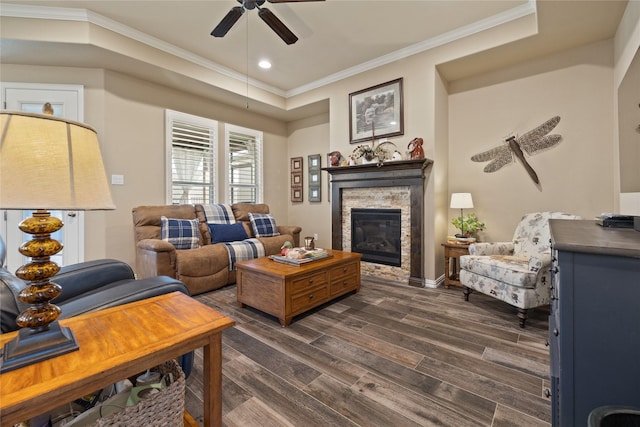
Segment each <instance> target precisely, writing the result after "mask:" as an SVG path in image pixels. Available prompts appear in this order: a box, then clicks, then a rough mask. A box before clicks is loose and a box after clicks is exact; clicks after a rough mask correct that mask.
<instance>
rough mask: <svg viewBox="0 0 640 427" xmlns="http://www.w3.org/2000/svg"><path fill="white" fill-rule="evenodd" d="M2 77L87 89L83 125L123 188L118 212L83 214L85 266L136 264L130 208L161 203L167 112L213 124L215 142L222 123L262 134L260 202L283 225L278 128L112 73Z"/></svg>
mask: <svg viewBox="0 0 640 427" xmlns="http://www.w3.org/2000/svg"><path fill="white" fill-rule="evenodd" d="M1 71H2V80H3V81H13V82H26V83H33V82H38V83H74V84H83V85H85V96H86V99H85V122H86V123H88V124H89V125H92V126H93V127H95V128H96V130H97V131H98V136H99V138H100V144H101V147H102V154H103V157H104V162H105V168H106V171H107V175H108V176H109V177H110V176H111V175H113V174H118V175H123V176H124V182H125V183H124V185H112V186H111V191H112V196H113V200H114V203H115V204H116V210H114V211H106V212H87V213H86V217H85V259H87V260H90V259H97V258H116V259H120V260H123V261H125V262H127V263H129V264H130V265H135V253H134V244H133V226H132V220H131V209H132V208H133V207H135V206H138V205H144V204H150V205H153V204H165V194H166V192H165V175H164V174H165V167H164V161H165V160H164V158H165V139H164V117H165V109H166V108H168V109H172V110H177V111H181V112H185V113H189V114H194V115H198V116H202V117H207V118H211V119H215V120H218V121H219V129H220V131H219V141H222V140H223V138H224V123H231V124H235V125H239V126H244V127H248V128H252V129H257V130H260V131H262V132H264V159H263V162H264V176H265V192H264V200H265V202H266V203H269V205H270V209H271V211H272V212H273V213H274V215H275V216H276V218H277V221H278V222H280V223H282V224H288V208H287V203H288V200H289V190H288V188H289V184H288V178H289V177H288V170H287V168H285V167H283V164H284V161H283V159H284V158H285V156H286V152H287V127H286V124H285V123H284V122H280V121H278V120H274V119H271V118H266V117H263V116H260V115H256V114H254V113H253V112H252V111H251V110H250V109H249V110H248V111H247V110H241V109H235V108H231V107H228V106H225V105H220V104H217V103H214V102H212V101H210V100H208V99H205V98H200V97H197V96H194V95H190V94H185V93H182V92H181V91H179V90H175V89H171V88H167V87H164V86H159V85H156V84H153V83H148V82H145V81H143V80H140V79H136V78H133V77H130V76H126V75H123V74H119V73H115V72H110V71H106V72H105V71H102V70H93V69H80V68H55V67H35V66H22V65H11V64H2V68H1ZM220 155H221V154H220ZM222 166H223V165H222V164H221V165H220V167H222ZM220 191H222V189H220Z"/></svg>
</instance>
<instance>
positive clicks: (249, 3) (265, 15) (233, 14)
mask: <svg viewBox="0 0 640 427" xmlns="http://www.w3.org/2000/svg"><path fill="white" fill-rule="evenodd" d="M237 1H238V3H240V4H241V6H235V7H233V8H231V10H230V11H229V12H228V13H227V15H226V16H225V17H224V18H222V21H220V23H219V24H218V25H217V26H216V27H215V28H214V29H213V31H212V32H211V35H212V36H214V37H224V36H225V34H227V32H228V31H229V30H230V29H231V27H233V24H235V23H236V22H237V21H238V19H240V17H241V16H242V14H243V13H244V11H245V9H249V10H252V9H255V8H257V9H258V16H259V17H260V18H261V19H262V20H263V21H264V22H266V24H267V25H268V26H269V27H270V28H271V29H272V30H273V31H274V32H275V33H276V34H277V35H278V36H279V37H280V38H281V39H282V40H284V42H285V43H286V44H293V43H295V42H297V41H298V37H296V35H295V34H293V32H292V31H291V30H290V29H289V28H287V26H286V25H284V24H283V23H282V21H281V20H279V19H278V17H277V16H276V15H274V14H273V12H271V11H270V10H269V9H267V8H266V7H264V8H261V7H260V6H262V5H263V4H264V3H265V0H237ZM266 1H268V2H269V3H299V2H308V1H325V0H266Z"/></svg>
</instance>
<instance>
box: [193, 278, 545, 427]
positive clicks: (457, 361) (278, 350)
mask: <svg viewBox="0 0 640 427" xmlns="http://www.w3.org/2000/svg"><path fill="white" fill-rule="evenodd" d="M196 299H198V300H199V301H201V302H203V303H205V304H207V305H209V306H211V307H213V308H215V309H216V310H218V311H220V312H223V313H225V314H226V315H228V316H230V317H232V318H233V319H235V321H236V322H237V325H236V326H235V327H234V328H231V329H228V330H226V331H224V333H223V350H222V351H223V408H222V411H223V423H224V425H226V426H242V427H246V426H261V427H262V426H456V427H462V426H494V427H504V426H518V427H526V426H548V425H550V424H549V423H550V418H551V406H550V401H549V399H547V398H545V397H544V390H545V389H546V388H547V387H548V386H549V351H548V348H547V347H545V342H546V340H547V330H548V319H547V316H548V314H549V313H548V310H546V309H537V310H533V311H531V313H530V318H529V320H528V321H527V327H526V329H521V328H519V327H518V319H517V317H516V311H515V309H514V308H512V307H510V306H509V305H507V304H505V303H503V302H500V301H497V300H494V299H492V298H489V297H487V296H485V295H482V294H479V293H474V294H472V295H471V298H470V301H469V302H465V301H464V300H463V295H462V289H460V288H451V289H444V288H438V289H426V288H413V287H409V286H402V285H397V284H391V283H381V282H378V281H376V280H373V279H371V278H367V277H363V281H362V289H361V291H360V292H359V293H358V294H350V295H348V296H346V297H345V298H342V299H340V300H337V301H336V302H333V303H330V304H327V305H325V306H323V307H320V308H319V309H318V310H315V311H314V312H312V313H309V314H307V315H304V316H300V317H297V318H294V321H293V322H292V324H291V326H289V327H287V328H283V327H281V326H280V325H279V324H278V322H277V320H276V319H275V318H273V317H271V316H268V315H266V314H263V313H261V312H259V311H257V310H253V309H248V308H244V309H240V308H239V307H238V306H237V304H236V287H235V286H229V287H226V288H223V289H220V290H217V291H213V292H210V293H208V294H203V295H199V296H196ZM186 409H187V410H188V411H189V412H190V413H191V414H192V415H193V416H194V417H195V418H196V419H197V420H198V422H200V423H201V422H202V359H201V353H200V351H198V352H197V353H196V364H195V366H194V370H193V373H192V375H191V376H190V377H189V378H188V380H187V398H186Z"/></svg>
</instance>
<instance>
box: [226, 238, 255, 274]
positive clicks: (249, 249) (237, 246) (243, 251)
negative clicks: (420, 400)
mask: <svg viewBox="0 0 640 427" xmlns="http://www.w3.org/2000/svg"><path fill="white" fill-rule="evenodd" d="M224 245H225V246H226V247H227V251H228V252H229V270H235V269H236V262H238V261H245V260H248V259H254V258H260V257H263V256H264V246H262V243H260V240H258V239H245V240H243V241H241V242H228V243H224Z"/></svg>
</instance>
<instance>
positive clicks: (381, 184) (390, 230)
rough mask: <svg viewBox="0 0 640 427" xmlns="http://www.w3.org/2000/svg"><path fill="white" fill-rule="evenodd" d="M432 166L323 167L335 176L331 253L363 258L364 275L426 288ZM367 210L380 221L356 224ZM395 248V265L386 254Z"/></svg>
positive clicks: (405, 162)
mask: <svg viewBox="0 0 640 427" xmlns="http://www.w3.org/2000/svg"><path fill="white" fill-rule="evenodd" d="M431 164H432V161H431V160H428V159H420V160H403V161H396V162H388V163H383V164H382V165H376V164H369V165H357V166H342V167H330V168H324V169H323V170H326V171H327V172H329V174H330V175H331V217H332V232H331V234H332V236H331V241H332V248H333V249H338V250H346V251H352V252H360V253H362V254H363V262H362V264H361V269H362V273H363V274H365V275H371V276H376V277H380V278H384V279H389V280H392V281H396V282H402V283H408V284H409V285H412V286H424V258H423V255H422V253H423V251H422V248H423V243H424V242H423V239H424V235H423V230H424V227H423V223H424V188H425V183H424V180H425V170H426V168H427V167H428V166H429V165H431ZM366 211H376V212H377V213H378V214H381V215H380V219H379V220H377V222H375V223H372V221H371V219H370V218H368V219H365V220H362V221H364V223H361V224H358V223H354V217H353V213H354V212H355V213H356V221H358V218H357V217H358V214H362V213H363V212H366ZM369 213H370V214H371V213H372V212H369ZM354 227H355V228H354ZM367 237H368V240H367ZM360 238H362V239H364V240H358V239H360ZM392 247H393V249H394V252H395V254H394V255H393V260H392V259H391V258H392V257H390V256H387V255H388V254H386V253H385V252H388V251H390V250H391V248H392ZM376 248H377V249H376ZM381 259H382V260H381Z"/></svg>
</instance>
